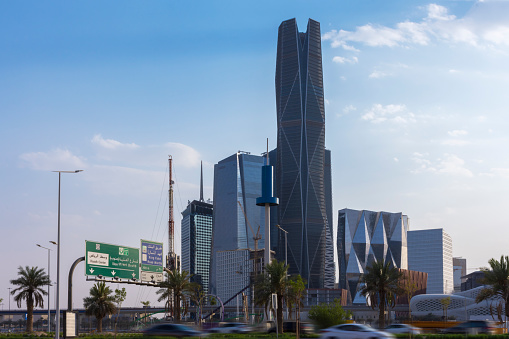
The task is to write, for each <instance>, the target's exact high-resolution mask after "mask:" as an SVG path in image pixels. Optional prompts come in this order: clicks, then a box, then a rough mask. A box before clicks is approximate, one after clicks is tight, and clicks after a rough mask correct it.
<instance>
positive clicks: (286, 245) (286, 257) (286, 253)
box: [276, 225, 288, 266]
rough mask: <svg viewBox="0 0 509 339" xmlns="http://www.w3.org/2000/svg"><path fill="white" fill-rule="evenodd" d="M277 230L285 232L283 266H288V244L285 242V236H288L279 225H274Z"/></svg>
mask: <svg viewBox="0 0 509 339" xmlns="http://www.w3.org/2000/svg"><path fill="white" fill-rule="evenodd" d="M276 227H277V228H279V229H280V230H281V231H283V232H285V266H286V265H288V243H287V240H286V236H287V235H288V232H287V231H285V230H284V229H283V228H282V227H281V225H276Z"/></svg>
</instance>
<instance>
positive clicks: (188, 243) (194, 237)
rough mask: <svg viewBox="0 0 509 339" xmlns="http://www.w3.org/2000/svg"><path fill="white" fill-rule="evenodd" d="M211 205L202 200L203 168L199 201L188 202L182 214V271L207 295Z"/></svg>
mask: <svg viewBox="0 0 509 339" xmlns="http://www.w3.org/2000/svg"><path fill="white" fill-rule="evenodd" d="M212 208H213V206H212V204H211V203H209V202H205V201H204V200H203V167H202V171H201V179H200V200H199V201H198V200H194V201H192V202H189V204H188V205H187V208H186V209H185V210H184V211H183V212H182V222H181V228H182V245H181V249H182V259H181V261H182V270H185V271H188V272H189V273H190V274H191V275H192V276H191V281H192V282H196V283H199V284H200V285H201V286H202V288H203V291H204V292H205V293H208V288H209V274H210V272H209V271H210V253H211V241H212Z"/></svg>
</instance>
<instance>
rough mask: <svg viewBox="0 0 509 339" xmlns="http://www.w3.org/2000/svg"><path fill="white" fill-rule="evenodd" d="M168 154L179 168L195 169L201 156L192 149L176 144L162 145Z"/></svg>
mask: <svg viewBox="0 0 509 339" xmlns="http://www.w3.org/2000/svg"><path fill="white" fill-rule="evenodd" d="M164 147H165V148H166V149H167V151H168V154H171V155H172V157H173V159H174V160H175V161H178V164H179V166H181V167H185V168H192V167H197V166H199V165H200V160H201V155H200V153H199V152H198V151H197V150H195V149H194V148H192V147H190V146H187V145H184V144H180V143H178V142H168V143H166V144H164Z"/></svg>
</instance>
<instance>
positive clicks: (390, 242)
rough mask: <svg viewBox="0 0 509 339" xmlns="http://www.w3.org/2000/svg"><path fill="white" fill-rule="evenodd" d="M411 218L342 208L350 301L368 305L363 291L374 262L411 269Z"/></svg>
mask: <svg viewBox="0 0 509 339" xmlns="http://www.w3.org/2000/svg"><path fill="white" fill-rule="evenodd" d="M408 221H409V219H408V216H406V215H404V214H402V213H389V212H373V211H367V210H353V209H348V208H345V209H342V210H339V212H338V234H337V253H338V267H339V288H343V289H346V290H347V291H348V299H349V303H353V304H366V298H365V297H363V296H361V295H360V293H359V290H360V287H361V278H362V275H363V274H364V272H365V270H366V267H367V266H369V265H371V263H372V262H373V261H375V260H376V261H381V260H383V262H384V263H387V262H390V263H392V264H393V265H394V267H396V268H401V269H408V259H407V231H408V228H409V222H408ZM451 263H452V261H451Z"/></svg>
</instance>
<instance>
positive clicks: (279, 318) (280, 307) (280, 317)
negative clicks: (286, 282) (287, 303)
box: [276, 294, 283, 334]
mask: <svg viewBox="0 0 509 339" xmlns="http://www.w3.org/2000/svg"><path fill="white" fill-rule="evenodd" d="M277 299H278V300H277V303H278V308H277V312H276V313H277V326H278V327H277V329H278V332H279V333H280V334H281V333H283V296H282V295H279V294H278V295H277Z"/></svg>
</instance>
